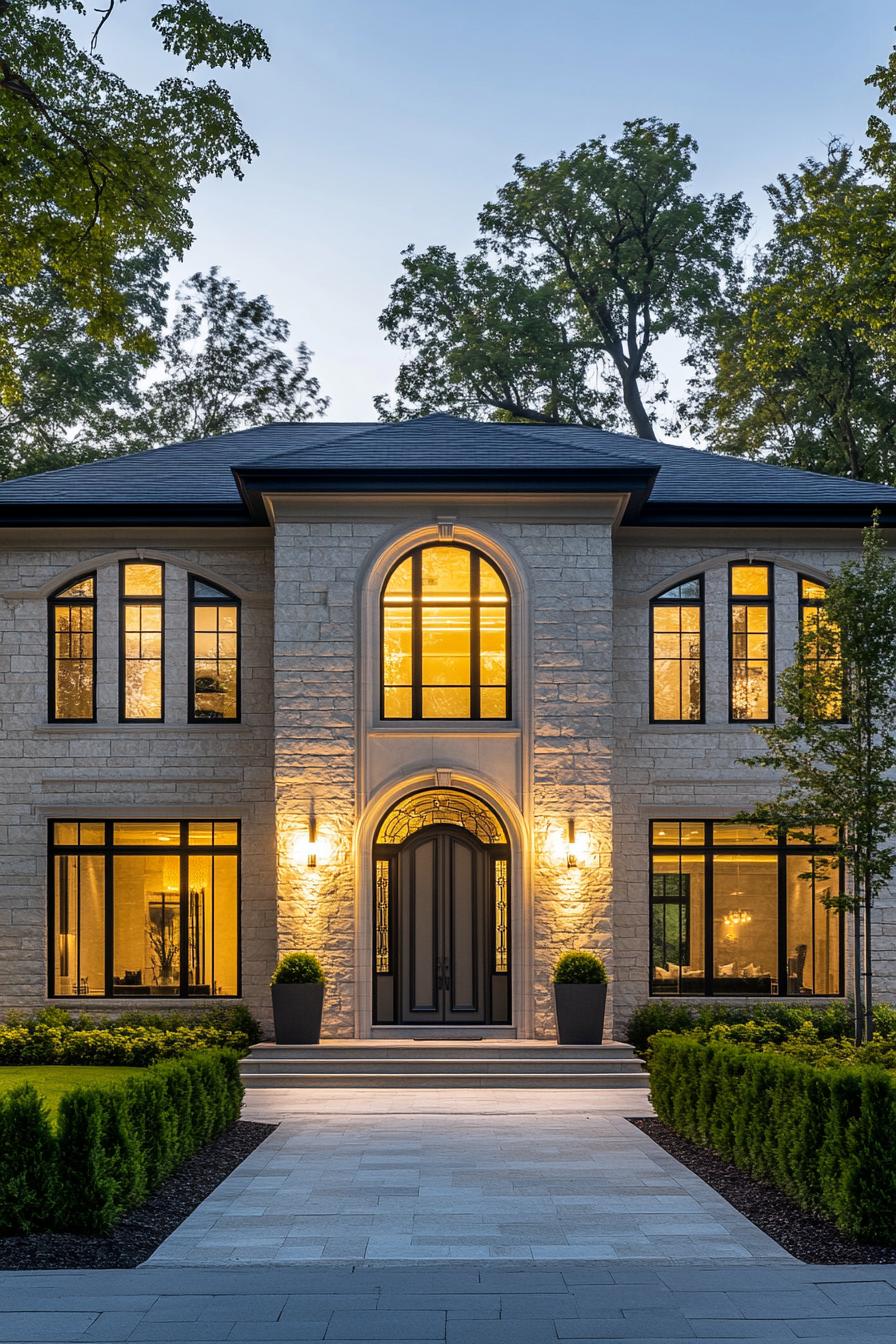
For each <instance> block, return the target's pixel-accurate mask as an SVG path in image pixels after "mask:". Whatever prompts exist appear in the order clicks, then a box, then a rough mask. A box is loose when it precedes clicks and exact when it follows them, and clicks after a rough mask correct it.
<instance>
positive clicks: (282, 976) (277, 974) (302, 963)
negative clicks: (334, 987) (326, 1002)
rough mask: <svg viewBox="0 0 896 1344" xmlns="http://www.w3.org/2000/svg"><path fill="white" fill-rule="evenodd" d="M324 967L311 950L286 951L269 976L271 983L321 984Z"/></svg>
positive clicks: (323, 978)
mask: <svg viewBox="0 0 896 1344" xmlns="http://www.w3.org/2000/svg"><path fill="white" fill-rule="evenodd" d="M326 978H327V977H326V976H325V975H324V969H323V967H322V966H321V964H320V962H319V961H318V959H317V957H316V956H315V955H314V953H313V952H287V954H286V956H285V957H281V958H280V960H279V961H278V963H277V966H276V969H275V971H274V974H273V975H272V976H271V984H272V985H322V984H324V983H325V982H326Z"/></svg>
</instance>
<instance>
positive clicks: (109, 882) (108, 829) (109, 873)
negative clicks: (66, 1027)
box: [79, 821, 115, 999]
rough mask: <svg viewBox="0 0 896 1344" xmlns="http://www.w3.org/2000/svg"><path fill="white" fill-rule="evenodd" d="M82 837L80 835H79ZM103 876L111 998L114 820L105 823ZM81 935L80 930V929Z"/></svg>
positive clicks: (108, 993) (107, 989) (108, 994)
mask: <svg viewBox="0 0 896 1344" xmlns="http://www.w3.org/2000/svg"><path fill="white" fill-rule="evenodd" d="M79 838H80V837H79ZM103 877H104V881H105V893H104V894H105V929H104V935H105V939H106V946H105V949H104V952H105V956H104V968H103V969H104V974H105V979H106V984H105V997H106V998H107V999H111V997H112V984H113V979H114V976H115V883H114V873H113V858H112V822H111V821H107V822H106V823H105V844H104V846H103ZM79 937H80V930H79Z"/></svg>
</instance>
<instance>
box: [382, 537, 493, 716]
mask: <svg viewBox="0 0 896 1344" xmlns="http://www.w3.org/2000/svg"><path fill="white" fill-rule="evenodd" d="M509 649H510V596H509V593H508V590H507V585H506V583H505V582H504V579H503V578H502V576H501V575H500V574H499V572H498V570H497V569H496V568H495V566H494V565H493V564H492V563H491V561H490V560H487V559H486V557H485V556H484V555H482V554H481V553H480V552H479V551H477V550H475V549H474V548H473V547H472V546H463V545H459V544H455V543H451V544H447V545H446V544H438V543H436V544H434V545H431V546H419V547H418V548H417V549H416V550H415V551H412V552H411V553H410V554H409V555H406V556H404V557H403V559H401V560H399V561H398V563H397V564H396V565H395V566H394V568H393V569H392V572H391V573H390V575H389V577H388V579H387V580H386V585H385V587H384V589H383V600H382V716H383V718H384V719H508V718H510V676H509V667H508V656H509Z"/></svg>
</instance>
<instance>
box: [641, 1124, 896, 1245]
mask: <svg viewBox="0 0 896 1344" xmlns="http://www.w3.org/2000/svg"><path fill="white" fill-rule="evenodd" d="M630 1123H631V1124H633V1125H637V1127H638V1129H641V1130H643V1131H644V1133H645V1134H647V1135H648V1136H649V1137H650V1138H651V1139H653V1141H654V1143H658V1144H659V1146H660V1147H661V1148H665V1150H666V1152H667V1153H670V1154H671V1155H672V1157H675V1158H677V1159H678V1161H679V1162H681V1163H682V1165H683V1166H685V1167H688V1168H689V1170H690V1171H692V1172H693V1173H694V1175H695V1176H699V1177H700V1179H701V1180H704V1181H705V1182H706V1184H707V1185H710V1186H712V1188H713V1190H715V1191H716V1192H717V1193H718V1194H720V1195H721V1196H722V1198H723V1199H727V1201H728V1203H729V1204H732V1205H733V1206H734V1208H735V1209H737V1211H738V1213H742V1214H743V1215H744V1217H746V1218H749V1220H750V1222H751V1223H753V1224H754V1226H756V1227H758V1228H759V1229H760V1231H762V1232H764V1233H765V1234H766V1236H769V1237H771V1238H772V1240H773V1241H776V1242H777V1243H778V1245H779V1246H783V1248H784V1250H785V1251H789V1252H790V1254H791V1255H794V1256H796V1258H797V1259H798V1260H804V1261H805V1262H806V1263H807V1264H810V1265H893V1264H896V1246H872V1245H869V1244H868V1243H867V1242H862V1241H854V1240H853V1239H852V1238H851V1237H848V1236H846V1235H845V1234H844V1233H843V1232H840V1231H839V1230H838V1229H837V1228H836V1227H835V1226H834V1224H833V1223H831V1222H829V1221H828V1220H827V1218H822V1217H820V1216H819V1215H817V1214H812V1213H806V1211H805V1209H801V1208H800V1207H799V1206H798V1205H796V1204H794V1202H793V1200H792V1199H790V1198H789V1197H788V1196H787V1195H785V1194H783V1193H782V1192H781V1191H780V1190H778V1189H777V1188H776V1187H775V1186H774V1185H769V1184H768V1182H767V1181H757V1180H754V1179H753V1177H752V1176H746V1175H745V1174H744V1173H743V1172H742V1171H739V1170H738V1168H737V1167H733V1166H732V1165H731V1163H730V1162H726V1161H725V1159H724V1158H721V1157H717V1156H716V1154H715V1153H711V1152H709V1151H708V1149H706V1148H700V1147H698V1145H697V1144H695V1143H691V1142H690V1140H688V1139H683V1138H681V1137H680V1135H678V1134H676V1133H675V1132H674V1131H673V1130H671V1129H669V1127H668V1126H667V1125H664V1124H663V1122H662V1120H654V1119H646V1118H641V1117H639V1118H637V1119H630Z"/></svg>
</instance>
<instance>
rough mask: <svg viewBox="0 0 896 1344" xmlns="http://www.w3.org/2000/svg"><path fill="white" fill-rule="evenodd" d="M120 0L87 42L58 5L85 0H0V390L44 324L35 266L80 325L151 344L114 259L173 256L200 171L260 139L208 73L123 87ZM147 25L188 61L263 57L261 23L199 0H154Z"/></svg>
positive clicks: (223, 166) (66, 8)
mask: <svg viewBox="0 0 896 1344" xmlns="http://www.w3.org/2000/svg"><path fill="white" fill-rule="evenodd" d="M115 8H116V0H106V3H105V4H103V5H101V7H100V9H99V10H98V11H97V12H98V13H99V16H100V17H99V20H98V26H97V28H96V31H95V32H94V35H93V40H92V41H91V42H90V44H89V46H88V47H87V48H85V47H83V46H81V45H79V43H78V42H77V40H76V38H75V36H74V33H73V31H72V29H71V27H70V26H69V25H68V24H67V23H66V21H65V18H66V15H69V16H72V17H74V18H83V17H86V16H87V15H88V13H89V9H88V5H87V4H86V3H85V0H0V136H2V141H3V153H2V154H0V276H2V278H3V284H2V288H0V401H3V402H10V401H14V400H15V399H16V398H17V397H18V396H19V395H20V390H21V373H22V370H21V368H20V366H19V362H18V359H17V355H18V352H19V350H20V349H21V347H22V346H24V345H28V344H29V342H32V341H34V340H35V339H36V338H37V336H38V333H39V332H40V331H41V329H42V328H43V327H44V326H45V315H44V311H43V308H42V307H41V306H40V304H39V303H36V302H35V296H36V295H37V296H39V295H40V292H41V285H42V282H43V278H44V277H49V279H50V281H51V282H52V284H53V286H54V287H55V289H56V291H57V293H58V295H59V297H60V301H61V302H64V303H65V304H66V305H67V306H68V307H69V308H70V309H71V310H72V312H73V313H74V314H79V315H80V316H81V317H82V318H83V322H84V326H83V332H84V335H85V336H86V337H88V338H90V339H93V340H99V341H104V342H110V341H114V340H120V341H122V342H123V343H124V344H125V346H127V347H128V348H132V349H134V350H135V351H137V352H142V353H143V354H144V355H148V354H149V353H151V351H152V345H153V342H152V328H151V325H148V324H147V323H146V320H145V316H144V314H142V313H141V311H140V310H139V308H135V307H134V306H133V304H132V303H131V302H129V294H128V290H127V288H126V286H125V285H123V283H122V273H121V267H122V262H123V261H126V260H127V259H128V258H133V257H135V256H138V255H140V254H146V253H150V254H154V253H161V254H163V255H165V256H167V257H170V256H172V255H173V256H176V257H181V256H182V255H183V253H184V251H185V250H186V248H187V247H188V246H189V244H190V242H191V241H192V225H191V220H190V215H189V211H188V204H189V200H190V197H191V195H192V193H193V190H194V189H195V187H196V185H197V183H198V182H199V181H201V180H202V179H203V178H205V177H208V176H221V175H222V174H223V173H225V172H232V173H234V174H235V175H236V176H238V177H239V176H241V175H242V171H243V166H244V164H245V163H246V162H247V161H248V160H250V159H251V158H252V156H253V155H254V154H255V153H256V152H257V146H256V145H255V143H254V141H253V140H252V139H251V137H250V136H249V135H248V134H247V133H246V131H245V130H244V128H243V126H242V124H241V122H240V119H239V116H238V115H237V112H236V110H235V108H234V107H233V104H232V102H231V99H230V95H229V94H228V92H227V91H226V89H224V88H223V87H222V85H221V84H220V83H218V82H216V81H215V80H207V81H205V82H197V81H195V80H193V79H191V78H188V77H186V76H184V77H171V78H167V79H164V80H163V81H162V82H161V83H160V84H159V85H158V87H157V88H156V89H154V90H153V91H152V92H150V93H142V92H140V91H138V90H137V89H134V88H132V87H130V86H129V85H128V84H127V83H126V81H125V80H123V79H122V78H121V77H120V76H118V75H116V74H115V73H113V72H112V71H111V70H109V69H108V68H107V67H106V65H105V64H104V62H103V60H102V57H101V55H100V53H99V44H100V40H101V33H102V29H103V26H104V25H105V24H106V22H107V21H108V20H109V19H110V18H111V17H112V15H113V12H114V10H115ZM151 25H152V27H153V29H154V30H155V32H156V33H157V34H158V36H159V38H160V39H161V45H162V47H163V49H164V50H165V51H166V52H170V53H171V54H173V55H175V56H180V57H182V58H183V60H184V62H185V65H186V69H187V72H188V73H190V72H192V71H194V70H195V69H196V68H197V67H198V66H199V65H200V64H203V65H207V66H210V67H212V68H217V69H220V68H222V67H225V66H230V67H235V66H237V65H242V66H248V65H250V64H251V63H252V62H253V61H256V60H266V59H268V55H269V53H268V49H267V46H266V44H265V42H264V39H263V37H262V36H261V33H260V32H259V30H258V29H257V28H255V27H253V26H252V25H250V24H248V23H244V22H242V21H235V22H231V23H228V22H225V21H224V20H223V19H220V18H218V17H216V16H215V14H214V13H213V12H212V10H211V9H210V8H209V5H208V3H207V0H171V3H164V4H158V3H157V5H156V8H155V12H154V13H153V15H152V18H151Z"/></svg>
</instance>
